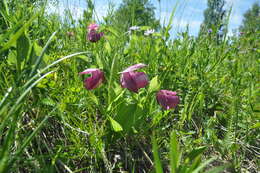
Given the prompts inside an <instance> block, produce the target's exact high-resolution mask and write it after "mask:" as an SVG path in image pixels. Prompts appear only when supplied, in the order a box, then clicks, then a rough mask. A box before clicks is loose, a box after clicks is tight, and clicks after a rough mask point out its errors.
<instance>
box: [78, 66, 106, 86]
mask: <svg viewBox="0 0 260 173" xmlns="http://www.w3.org/2000/svg"><path fill="white" fill-rule="evenodd" d="M79 74H91V77H88V78H86V79H85V80H84V86H85V88H86V89H87V90H92V89H95V88H97V87H98V86H99V85H100V84H101V83H102V82H103V81H104V80H105V77H104V73H103V72H102V71H101V70H99V69H96V68H90V69H86V70H84V71H83V72H80V73H79Z"/></svg>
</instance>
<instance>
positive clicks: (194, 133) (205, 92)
mask: <svg viewBox="0 0 260 173" xmlns="http://www.w3.org/2000/svg"><path fill="white" fill-rule="evenodd" d="M23 2H24V3H21V1H20V0H13V1H9V0H3V1H1V2H0V172H1V173H2V172H48V173H49V172H70V173H72V172H73V173H76V172H93V173H96V172H124V171H125V172H157V173H161V172H173V173H199V172H208V173H217V172H252V173H254V172H255V173H257V172H258V171H259V165H260V162H259V155H260V140H259V139H260V129H259V128H260V122H259V119H260V85H259V84H260V81H259V79H260V66H259V64H260V39H259V36H260V30H255V31H248V32H247V31H244V32H243V33H240V34H239V35H233V36H227V34H226V33H224V35H223V37H222V38H221V39H220V40H219V39H218V40H217V41H216V37H217V33H216V32H214V31H213V32H204V33H203V34H199V36H198V37H195V36H190V35H189V32H188V31H187V32H182V33H178V35H177V37H175V38H173V37H170V29H174V28H171V27H172V23H171V20H170V21H169V23H167V24H166V25H165V26H160V27H157V28H156V30H155V31H153V30H152V29H154V27H153V26H149V25H146V24H145V25H142V24H139V23H134V21H132V23H131V24H129V23H128V24H129V25H130V26H135V25H137V26H139V28H135V29H132V30H131V31H129V32H127V30H126V31H125V30H123V29H122V27H117V26H118V25H120V24H118V25H117V24H114V23H113V20H114V18H115V16H114V15H112V14H110V15H109V14H108V16H106V18H105V19H104V20H103V21H96V20H95V18H94V6H93V4H92V5H91V1H90V0H88V1H87V2H88V9H86V11H85V12H84V16H83V18H81V19H79V20H78V21H75V19H73V17H72V16H71V15H70V13H69V11H68V13H66V15H65V16H63V17H62V16H59V15H57V14H49V13H48V12H47V11H48V6H47V5H48V4H47V1H34V2H32V1H29V0H25V1H23ZM117 15H118V14H117ZM117 17H118V16H117ZM173 17H174V11H173V13H172V16H171V19H172V18H173ZM64 18H66V20H64ZM227 22H228V21H227ZM93 23H98V25H99V27H98V28H97V30H96V29H95V31H93V33H92V34H94V32H97V33H99V34H100V33H102V34H100V35H99V36H98V38H97V37H96V35H95V37H94V36H93V35H92V36H89V35H88V34H89V33H90V30H89V29H88V26H89V25H90V24H93ZM127 27H129V26H127ZM147 30H150V32H147ZM145 32H146V34H144V33H145ZM90 37H91V38H90ZM139 63H142V64H145V65H147V66H145V67H144V68H141V69H138V70H136V71H138V72H139V73H141V72H144V73H142V74H146V75H147V76H148V80H149V84H147V85H145V86H142V87H140V88H138V91H137V92H133V91H132V90H131V89H127V86H126V84H125V85H122V79H121V81H120V78H121V75H122V74H121V73H120V72H122V71H124V70H125V69H126V68H128V67H129V66H132V65H134V64H139ZM86 69H99V70H101V71H102V72H103V74H104V79H103V78H102V80H100V81H99V82H100V83H98V86H95V87H93V88H91V89H90V88H88V89H86V88H85V87H84V80H85V79H86V78H88V77H90V76H91V74H79V73H80V72H83V71H84V70H86ZM120 82H121V83H120ZM124 86H125V87H124ZM159 90H170V91H174V92H176V94H177V96H178V98H179V102H178V105H177V106H174V107H171V109H168V110H167V109H165V108H164V107H163V106H161V105H160V104H158V102H159V101H158V98H157V99H156V95H157V92H158V91H159Z"/></svg>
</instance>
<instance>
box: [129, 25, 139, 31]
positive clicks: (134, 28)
mask: <svg viewBox="0 0 260 173" xmlns="http://www.w3.org/2000/svg"><path fill="white" fill-rule="evenodd" d="M139 29H140V27H139V26H131V27H130V28H129V30H130V31H138V30H139Z"/></svg>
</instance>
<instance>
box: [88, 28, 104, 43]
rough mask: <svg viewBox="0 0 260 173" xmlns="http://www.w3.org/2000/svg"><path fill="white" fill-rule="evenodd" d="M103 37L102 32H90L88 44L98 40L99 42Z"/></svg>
mask: <svg viewBox="0 0 260 173" xmlns="http://www.w3.org/2000/svg"><path fill="white" fill-rule="evenodd" d="M103 36H104V33H103V32H100V33H97V32H96V31H94V30H92V31H90V32H89V33H88V36H87V39H88V40H89V41H90V42H97V41H98V40H100V38H101V37H103Z"/></svg>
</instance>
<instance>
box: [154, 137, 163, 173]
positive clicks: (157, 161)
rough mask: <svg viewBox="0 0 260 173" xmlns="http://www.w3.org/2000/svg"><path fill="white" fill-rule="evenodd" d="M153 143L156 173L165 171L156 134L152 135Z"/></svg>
mask: <svg viewBox="0 0 260 173" xmlns="http://www.w3.org/2000/svg"><path fill="white" fill-rule="evenodd" d="M152 145H153V149H152V150H153V157H154V162H155V170H156V173H163V169H162V164H161V160H160V157H159V152H158V146H157V142H156V139H155V136H154V135H153V136H152Z"/></svg>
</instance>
